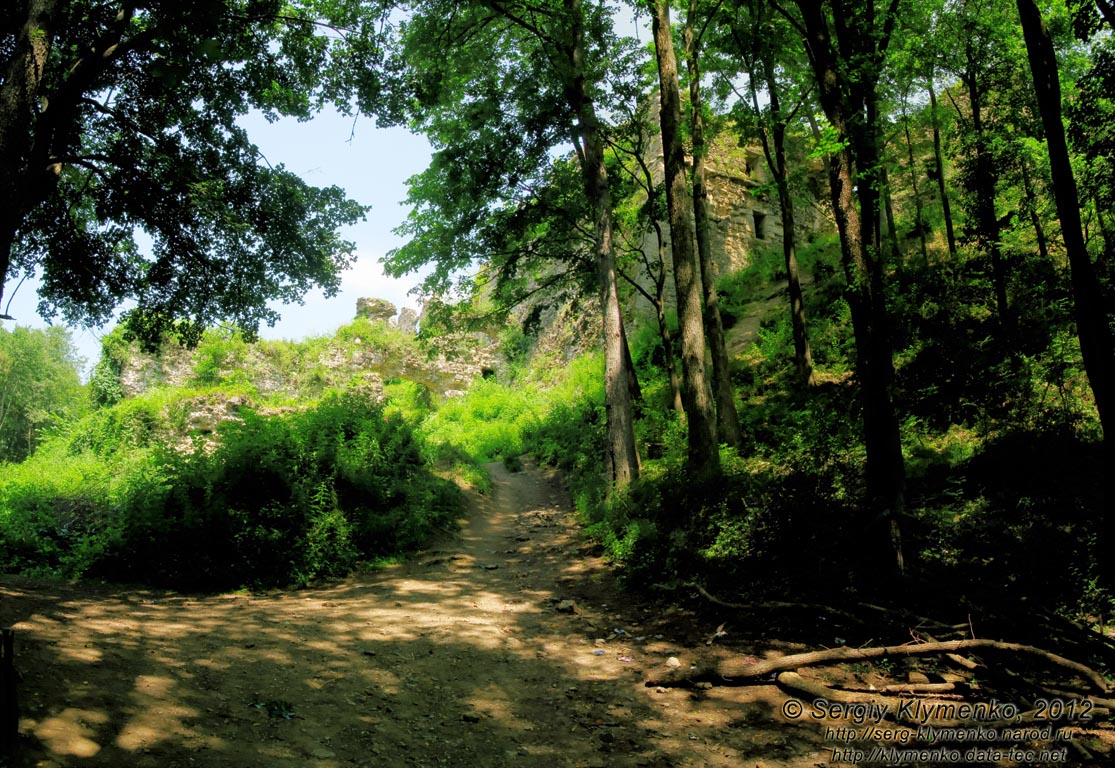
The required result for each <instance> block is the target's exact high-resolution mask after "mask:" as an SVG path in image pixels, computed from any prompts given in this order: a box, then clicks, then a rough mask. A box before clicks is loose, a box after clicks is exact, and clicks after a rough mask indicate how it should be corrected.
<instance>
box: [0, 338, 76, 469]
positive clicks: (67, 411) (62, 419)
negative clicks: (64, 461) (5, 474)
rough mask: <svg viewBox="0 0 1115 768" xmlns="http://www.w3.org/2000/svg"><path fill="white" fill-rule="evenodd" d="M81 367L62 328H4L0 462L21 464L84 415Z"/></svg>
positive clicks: (0, 358) (0, 340)
mask: <svg viewBox="0 0 1115 768" xmlns="http://www.w3.org/2000/svg"><path fill="white" fill-rule="evenodd" d="M80 364H81V361H80V359H79V358H78V356H77V351H76V350H75V349H74V346H73V342H72V340H71V339H70V334H69V332H68V331H66V330H64V329H62V328H48V329H46V330H33V329H31V328H23V327H19V326H17V327H15V328H14V329H12V330H10V331H9V330H6V329H4V328H0V462H4V461H22V460H23V459H24V458H26V457H27V456H29V455H30V454H31V453H32V452H33V451H34V450H35V447H36V446H37V445H38V444H39V443H40V442H41V440H42V437H43V435H44V434H45V433H46V432H48V431H49V430H50V429H52V428H54V427H57V426H59V425H62V424H65V423H66V422H68V421H70V420H73V419H76V418H78V417H79V416H80V415H81V414H82V412H83V411H84V410H85V407H86V401H87V396H86V393H85V388H84V387H83V386H82V385H81V381H80V380H79V377H78V369H79V367H80Z"/></svg>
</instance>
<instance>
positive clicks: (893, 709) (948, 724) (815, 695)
mask: <svg viewBox="0 0 1115 768" xmlns="http://www.w3.org/2000/svg"><path fill="white" fill-rule="evenodd" d="M777 683H778V687H779V688H782V690H784V691H786V692H787V693H789V694H790V695H791V696H794V697H796V698H799V699H804V700H806V701H809V702H816V701H818V700H824V701H825V702H829V703H830V704H831V702H839V703H841V704H846V705H851V704H856V705H866V706H869V707H872V709H871V710H867V711H868V712H872V713H873V717H874V718H877V719H879V720H882V719H885V720H890V721H892V722H895V723H898V724H899V725H905V726H908V727H911V728H918V727H921V726H931V727H933V728H963V727H976V726H980V727H983V728H1004V727H1013V728H1017V727H1019V726H1022V725H1034V724H1043V725H1048V724H1049V723H1050V720H1049V718H1048V716H1047V715H1046V714H1045V713H1044V712H1042V711H1040V710H1031V711H1029V712H1022V713H1020V714H1018V715H1017V716H1015V717H1010V718H1004V719H1001V720H980V719H975V718H967V719H963V718H954V717H932V716H931V715H932V714H933V713H935V712H955V711H957V708H958V706H959V705H958V703H957V701H955V700H950V701H941V700H933V699H919V700H918V707H917V708H913V707H906V706H898V705H892V704H891V703H888V702H887V700H886V699H880V698H879V696H878V695H872V694H866V693H859V692H852V691H842V690H840V689H837V688H829V687H828V686H827V685H824V684H822V683H819V682H817V681H816V680H808V679H806V678H804V677H802V676H801V675H799V674H798V673H797V672H783V673H781V674H780V675H778V680H777ZM973 706H974V705H973ZM831 709H832V708H831V706H830V707H829V711H831ZM799 711H800V710H799ZM808 717H810V718H813V717H814V714H810V715H808ZM821 719H823V717H822V718H821Z"/></svg>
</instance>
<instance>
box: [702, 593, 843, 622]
mask: <svg viewBox="0 0 1115 768" xmlns="http://www.w3.org/2000/svg"><path fill="white" fill-rule="evenodd" d="M692 586H693V589H695V590H697V593H698V594H700V595H701V597H703V598H705V599H706V600H708V601H709V602H710V603H712V604H713V605H719V606H720V607H722V608H731V609H732V610H735V611H748V612H751V613H754V612H755V611H801V610H805V611H813V612H814V613H827V614H829V615H832V616H838V617H840V618H841V619H843V620H845V621H850V622H852V623H853V624H863V623H864V621H863V619H861V618H859V617H858V616H855V615H853V614H851V613H848V612H847V611H841V610H839V609H837V608H833V607H832V606H829V605H821V604H819V603H788V602H783V601H779V600H767V601H764V602H761V603H751V604H750V605H744V604H743V603H732V602H729V601H727V600H721V599H720V598H719V597H717V596H716V595H713V594H712V593H711V592H709V591H708V590H707V589H705V588H704V587H702V586H701V585H700V584H693V585H692Z"/></svg>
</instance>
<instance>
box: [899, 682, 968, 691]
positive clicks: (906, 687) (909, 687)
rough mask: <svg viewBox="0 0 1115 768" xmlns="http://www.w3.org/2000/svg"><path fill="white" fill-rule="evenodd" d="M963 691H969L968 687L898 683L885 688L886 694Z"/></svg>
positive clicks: (953, 684) (952, 684)
mask: <svg viewBox="0 0 1115 768" xmlns="http://www.w3.org/2000/svg"><path fill="white" fill-rule="evenodd" d="M959 689H963V690H968V686H967V685H963V686H961V685H957V684H956V683H896V684H894V685H887V686H884V687H883V692H884V693H954V692H955V691H957V690H959Z"/></svg>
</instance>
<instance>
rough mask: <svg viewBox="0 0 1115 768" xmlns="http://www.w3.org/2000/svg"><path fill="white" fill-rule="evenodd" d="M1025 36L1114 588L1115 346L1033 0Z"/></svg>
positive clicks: (1103, 558)
mask: <svg viewBox="0 0 1115 768" xmlns="http://www.w3.org/2000/svg"><path fill="white" fill-rule="evenodd" d="M1017 4H1018V14H1019V16H1020V17H1021V20H1022V32H1023V34H1024V36H1025V38H1026V51H1027V54H1028V57H1029V60H1030V71H1031V73H1032V74H1033V78H1034V90H1035V91H1036V93H1037V100H1038V109H1039V110H1040V111H1041V121H1042V125H1043V126H1044V127H1045V140H1046V146H1047V149H1048V152H1049V167H1050V172H1051V174H1052V177H1053V196H1054V198H1055V199H1056V202H1057V216H1058V217H1059V218H1060V220H1061V237H1062V238H1063V239H1064V242H1065V252H1066V254H1067V255H1068V260H1069V269H1070V271H1071V274H1072V293H1073V299H1074V307H1075V315H1076V332H1077V335H1078V336H1079V337H1080V352H1081V355H1082V356H1083V358H1084V370H1085V371H1086V372H1087V374H1088V383H1089V384H1090V385H1091V387H1092V394H1093V395H1094V396H1095V399H1096V410H1097V411H1099V417H1100V424H1101V425H1102V426H1103V437H1104V446H1105V454H1106V459H1107V461H1106V462H1105V465H1104V466H1105V467H1106V469H1105V470H1104V478H1105V479H1104V482H1105V485H1106V487H1105V488H1104V490H1105V496H1106V498H1105V499H1104V508H1103V515H1104V516H1103V524H1102V528H1101V530H1100V535H1101V541H1100V548H1099V550H1098V552H1100V553H1102V554H1101V555H1100V562H1101V564H1102V565H1103V566H1104V567H1105V568H1106V573H1105V574H1104V575H1105V577H1106V578H1107V581H1108V586H1112V585H1113V584H1115V558H1112V557H1111V556H1110V550H1111V547H1112V546H1113V545H1115V515H1112V512H1111V510H1112V505H1113V503H1115V473H1112V472H1111V467H1113V466H1115V447H1113V446H1115V439H1113V438H1115V422H1113V421H1112V419H1115V343H1113V341H1112V337H1111V328H1110V326H1109V325H1108V317H1107V313H1106V312H1105V310H1104V305H1103V294H1102V289H1101V287H1100V283H1099V280H1098V279H1097V278H1096V273H1095V271H1094V270H1093V269H1092V262H1091V260H1090V259H1089V257H1088V250H1087V247H1086V245H1085V241H1084V228H1083V225H1082V224H1081V221H1080V205H1079V197H1078V193H1077V188H1076V179H1075V178H1074V177H1073V173H1072V163H1071V162H1070V159H1069V150H1068V144H1067V143H1066V141H1065V129H1064V124H1063V123H1062V122H1061V82H1060V78H1059V75H1058V72H1057V55H1056V52H1055V50H1054V48H1053V41H1052V39H1051V38H1050V36H1049V31H1048V30H1047V29H1046V27H1045V23H1044V22H1043V21H1042V17H1041V12H1040V11H1039V10H1038V8H1037V6H1036V5H1035V4H1034V2H1033V0H1017Z"/></svg>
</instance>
